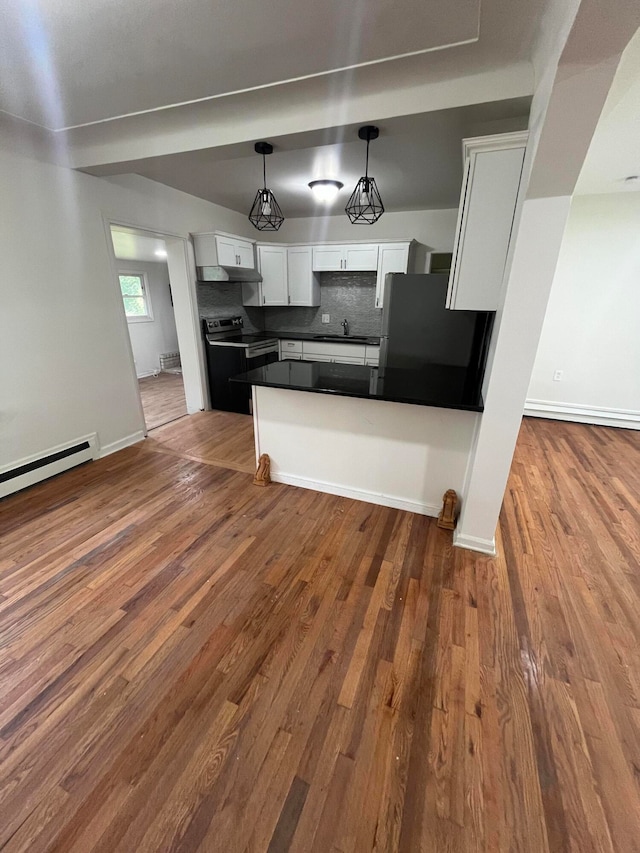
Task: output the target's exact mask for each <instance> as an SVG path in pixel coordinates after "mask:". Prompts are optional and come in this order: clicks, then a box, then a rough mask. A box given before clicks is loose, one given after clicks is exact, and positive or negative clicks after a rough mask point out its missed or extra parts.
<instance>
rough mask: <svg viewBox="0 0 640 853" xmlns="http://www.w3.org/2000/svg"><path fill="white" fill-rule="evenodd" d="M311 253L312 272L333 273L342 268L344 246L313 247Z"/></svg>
mask: <svg viewBox="0 0 640 853" xmlns="http://www.w3.org/2000/svg"><path fill="white" fill-rule="evenodd" d="M311 251H312V259H313V271H314V272H335V271H340V270H341V269H342V268H343V265H344V246H314V247H313V249H312V250H311Z"/></svg>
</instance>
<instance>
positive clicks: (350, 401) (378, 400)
mask: <svg viewBox="0 0 640 853" xmlns="http://www.w3.org/2000/svg"><path fill="white" fill-rule="evenodd" d="M454 370H455V368H454ZM413 379H415V377H413ZM233 381H236V382H242V383H250V384H251V385H252V386H253V388H252V395H253V421H254V434H255V444H256V460H257V459H258V458H259V456H260V455H261V454H262V453H267V454H268V455H269V457H270V459H271V477H272V479H273V480H274V481H275V482H280V483H288V484H290V485H294V486H302V487H304V488H309V489H316V490H318V491H323V492H329V493H331V494H337V495H343V496H345V497H349V498H354V499H356V500H364V501H368V502H370V503H375V504H382V505H383V506H391V507H396V508H398V509H404V510H409V511H411V512H417V513H420V514H422V515H431V516H435V515H437V514H438V512H439V511H440V508H441V505H442V495H443V494H444V492H445V491H446V490H447V489H455V490H456V491H457V492H458V493H461V491H462V486H463V481H464V475H465V470H466V466H467V459H468V455H469V452H470V450H471V446H472V442H473V436H474V431H475V429H476V425H477V423H478V420H479V418H480V412H481V410H482V401H481V397H480V393H479V389H478V388H476V389H475V393H473V392H472V393H465V392H464V386H465V382H464V379H461V377H460V376H458V378H457V381H454V382H452V383H451V384H450V383H449V382H448V381H445V380H444V377H443V374H440V375H438V371H437V370H435V371H434V372H433V374H432V376H431V383H429V381H425V383H424V384H423V385H422V386H416V385H415V384H413V382H412V381H411V377H410V376H408V375H405V376H404V377H403V378H402V377H400V375H399V374H398V375H394V372H392V373H391V374H390V376H389V379H388V380H387V378H386V377H382V378H381V377H380V369H379V368H375V367H365V366H361V365H352V364H327V363H321V362H304V361H281V362H275V363H273V364H270V365H267V366H266V367H263V368H258V369H256V370H253V371H250V372H249V373H246V374H244V375H241V376H238V377H236V379H235V380H233ZM387 382H388V383H389V384H388V385H387ZM420 387H422V388H423V392H422V393H423V394H424V396H423V399H417V397H418V396H419V395H420V393H421V392H420V391H419V390H417V389H419V388H420ZM302 388H303V389H304V390H300V389H302ZM454 388H457V390H456V391H454V390H452V389H454ZM389 389H391V390H389ZM441 391H442V392H443V393H444V395H445V396H447V397H448V399H447V400H446V401H442V402H441V401H439V400H438V399H437V397H438V394H439V393H440V392H441ZM309 392H311V393H309ZM403 397H404V399H406V400H407V402H396V400H398V399H401V398H403ZM411 397H413V399H412V400H411V403H409V398H411ZM445 407H446V408H445Z"/></svg>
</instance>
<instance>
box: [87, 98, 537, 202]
mask: <svg viewBox="0 0 640 853" xmlns="http://www.w3.org/2000/svg"><path fill="white" fill-rule="evenodd" d="M528 110H529V99H528V98H516V99H512V100H509V101H499V102H493V103H490V104H478V105H474V106H471V107H461V108H458V109H452V110H440V111H436V112H431V113H424V114H422V115H417V116H409V117H405V118H402V119H391V120H388V121H386V122H381V123H380V125H379V127H380V137H379V138H378V139H377V140H375V141H374V142H372V143H371V147H370V159H369V171H370V174H371V175H373V176H374V177H375V178H376V181H377V184H378V188H379V189H380V192H381V194H382V198H383V202H384V205H385V208H386V209H387V210H389V211H392V210H423V209H435V208H448V207H456V206H457V204H458V200H459V195H460V184H461V182H462V154H461V151H462V146H461V141H462V139H463V138H464V137H465V136H473V135H476V134H482V133H485V134H486V133H493V132H499V131H501V130H514V129H521V128H526V126H527V118H526V116H527V114H528ZM269 141H270V142H272V143H273V144H274V153H273V154H271V155H269V156H268V157H267V184H268V186H269V187H270V188H271V189H272V190H273V191H274V192H275V194H276V197H277V199H278V201H279V203H280V206H281V207H282V209H283V212H284V214H285V216H286V217H300V216H317V215H320V214H322V213H338V212H340V211H341V210H342V209H344V206H345V204H346V202H347V200H348V198H349V196H350V194H351V191H352V190H353V187H354V186H355V183H356V181H357V180H358V178H359V177H360V176H361V175H363V174H364V161H365V153H366V144H365V143H364V142H362V141H361V140H360V139H358V133H357V126H349V127H343V128H338V129H334V130H332V131H323V132H317V133H306V134H297V135H295V136H291V137H282V138H280V139H271V140H269ZM89 171H93V173H94V174H99V175H103V176H104V175H114V174H126V173H130V172H133V171H135V173H136V174H138V175H142V176H143V177H146V178H150V179H151V180H154V181H158V182H159V183H162V184H167V185H168V186H171V187H174V188H175V189H179V190H182V191H183V192H187V193H190V194H191V195H194V196H198V197H200V198H204V199H207V200H208V201H212V202H215V203H216V204H220V205H222V206H223V207H227V208H230V209H231V210H236V211H238V212H239V213H247V212H248V211H249V209H250V207H251V203H252V201H253V198H254V196H255V193H256V191H257V189H258V187H259V186H261V185H262V158H261V157H259V156H258V155H257V154H256V153H255V152H254V151H253V145H251V144H246V145H238V146H232V147H230V148H229V149H228V150H227V151H223V152H220V151H219V150H215V149H205V150H199V151H189V152H183V153H180V154H171V155H165V156H161V157H151V158H147V159H145V160H138V161H136V162H135V163H123V164H117V165H114V166H111V167H103V168H99V169H94V170H89ZM319 178H333V179H337V180H340V181H342V183H343V184H344V188H343V189H342V190H341V192H340V193H339V194H338V196H337V198H336V200H335V202H334V203H333V205H332V206H331V207H330V208H327V206H326V205H321V206H319V205H317V204H316V203H315V201H314V198H313V196H312V193H311V191H310V190H309V188H308V183H309V181H312V180H316V179H319Z"/></svg>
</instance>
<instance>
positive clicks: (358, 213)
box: [344, 124, 384, 225]
mask: <svg viewBox="0 0 640 853" xmlns="http://www.w3.org/2000/svg"><path fill="white" fill-rule="evenodd" d="M379 135H380V131H379V130H378V128H377V127H374V126H373V125H372V124H367V125H365V126H364V127H361V128H360V130H359V131H358V136H359V137H360V139H366V141H367V160H366V163H365V169H364V177H363V178H360V180H359V181H358V183H357V184H356V188H355V189H354V191H353V192H352V193H351V198H350V199H349V201H348V203H347V206H346V207H345V209H344V210H345V213H346V214H347V216H348V217H349V219H350V220H351V222H352V223H353V224H354V225H373V223H374V222H377V221H378V219H380V217H381V216H382V214H383V213H384V205H383V203H382V199H381V198H380V193H379V192H378V187H377V186H376V181H375V178H370V177H369V143H370V142H371V140H372V139H377V138H378V136H379Z"/></svg>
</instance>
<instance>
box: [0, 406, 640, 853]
mask: <svg viewBox="0 0 640 853" xmlns="http://www.w3.org/2000/svg"><path fill="white" fill-rule="evenodd" d="M207 414H208V413H207ZM205 420H206V416H205V418H203V419H202V421H203V423H204V422H205ZM181 423H182V422H181V421H180V422H178V424H181ZM169 430H170V428H166V430H165V434H166V433H168V432H169ZM639 438H640V436H639V435H638V433H634V432H631V431H624V430H612V429H604V428H599V427H588V426H579V425H571V424H562V423H559V422H555V423H554V422H545V421H539V420H525V422H524V424H523V427H522V431H521V436H520V441H519V444H518V448H517V454H516V459H515V462H514V466H513V470H512V475H511V479H510V482H509V488H508V491H507V495H506V498H505V505H504V509H503V513H502V517H501V521H500V529H499V532H498V540H499V548H500V556H499V557H498V558H496V559H490V558H487V557H483V556H479V555H475V554H473V553H471V552H465V551H459V550H454V549H453V548H452V546H451V534H450V533H447V532H445V531H442V530H439V529H438V528H437V527H436V525H435V523H434V521H433V520H430V519H426V518H424V517H421V516H416V515H411V514H410V513H405V512H400V511H397V510H392V509H386V508H383V507H376V506H373V505H370V504H364V503H359V502H356V501H350V500H347V499H344V498H339V497H335V496H330V495H324V494H319V493H315V492H311V491H304V490H300V489H296V488H293V487H290V486H283V485H278V484H272V485H271V486H270V487H268V488H266V489H258V488H255V487H252V486H251V479H250V477H249V476H248V475H247V474H245V473H242V472H238V471H235V470H232V469H230V468H224V467H217V466H214V465H211V464H204V463H202V462H197V461H193V460H192V459H190V458H183V457H181V456H179V455H178V452H173V453H164V452H158V451H157V450H153V449H152V448H151V447H150V446H149V441H147V442H144V443H142V444H140V445H137V446H136V447H133V448H128V449H127V450H124V451H121V452H120V453H117V454H115V455H113V456H110V457H107V458H105V459H103V460H100V461H98V462H95V463H91V464H89V465H86V466H83V467H82V468H79V469H76V470H74V471H72V472H68V473H66V474H63V475H61V476H60V477H57V478H55V479H54V480H51V481H49V482H47V483H45V484H42V485H39V486H37V487H35V488H33V489H30V490H28V491H25V492H22V493H20V494H17V495H14V496H12V497H11V498H9V499H7V500H5V501H4V502H3V503H2V504H0V531H1V546H0V815H1V818H0V849H2V850H3V851H10V853H14V851H29V853H38V851H59V853H71V851H79V852H80V853H89V852H91V853H93V851H101V853H102V852H104V853H116V851H127V853H132V851H154V853H157V851H205V853H209V851H211V853H213V851H225V852H226V851H231V853H235V851H238V853H245V851H246V853H249V851H270V853H275V851H305V853H307V851H322V853H348V851H355V853H361V851H371V850H375V851H378V853H380V851H384V852H385V853H387V852H388V851H403V853H404V851H407V853H409V851H410V852H411V853H415V851H429V852H430V851H433V853H441V851H465V853H466V851H491V852H492V853H493V851H504V853H514V852H515V851H529V852H530V853H547V851H575V853H588V851H621V853H622V851H623V853H633V851H637V850H640V729H639V725H638V724H639V723H640V645H639V644H638V638H639V634H640V615H639V614H640V607H639V604H640V601H639V598H640V572H639V568H638V565H639V562H640V536H639V533H638V531H639V524H638V522H639V512H638V500H637V496H638V494H639V490H640V447H639ZM178 440H179V441H181V440H182V439H178ZM189 448H190V451H191V455H198V448H197V446H196V445H195V444H192V445H189Z"/></svg>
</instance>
